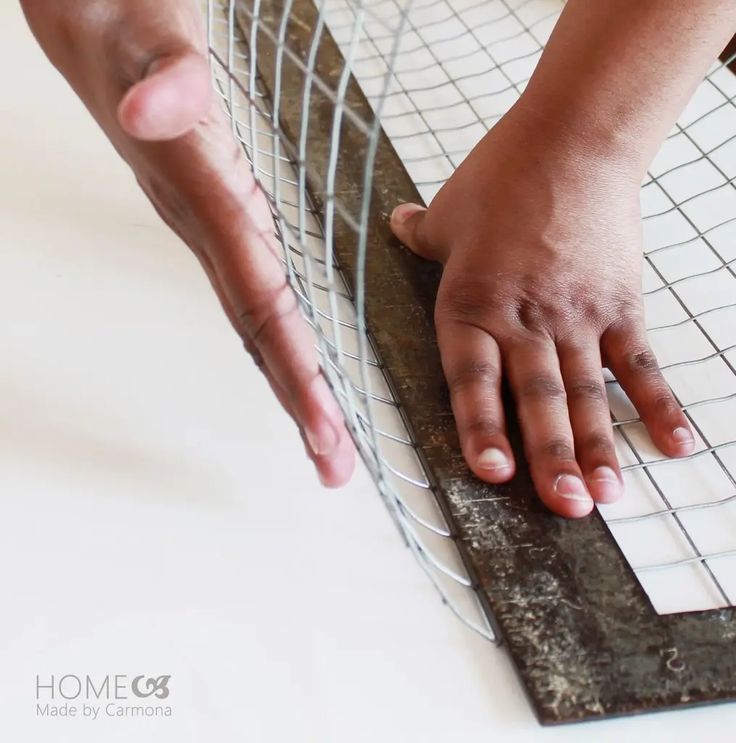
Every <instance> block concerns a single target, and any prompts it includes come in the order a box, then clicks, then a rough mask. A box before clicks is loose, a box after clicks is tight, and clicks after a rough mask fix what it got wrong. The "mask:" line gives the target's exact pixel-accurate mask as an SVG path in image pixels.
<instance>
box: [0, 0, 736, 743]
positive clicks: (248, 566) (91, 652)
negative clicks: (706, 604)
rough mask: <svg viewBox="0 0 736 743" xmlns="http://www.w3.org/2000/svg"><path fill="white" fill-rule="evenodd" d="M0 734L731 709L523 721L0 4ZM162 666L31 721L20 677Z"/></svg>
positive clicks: (471, 721) (179, 732) (645, 724)
mask: <svg viewBox="0 0 736 743" xmlns="http://www.w3.org/2000/svg"><path fill="white" fill-rule="evenodd" d="M0 55H2V62H3V67H2V69H3V75H2V84H3V95H2V98H0V107H1V111H0V113H1V115H0V142H1V144H0V208H1V209H2V214H1V215H0V318H1V320H0V499H1V500H0V503H1V505H2V512H1V514H0V564H1V565H2V570H0V590H1V592H2V606H3V610H2V612H0V638H2V639H1V643H2V644H1V645H0V659H1V662H2V672H1V673H0V739H1V740H7V741H13V743H23V742H26V741H33V743H37V742H39V743H40V742H42V741H43V742H44V743H45V742H46V741H55V742H57V741H58V742H59V743H61V742H63V741H74V742H75V743H86V742H87V741H109V742H113V741H136V743H144V742H146V741H157V742H161V741H167V742H168V741H172V742H173V741H176V742H177V743H183V742H184V741H198V742H199V741H205V740H207V741H218V742H219V743H230V742H231V741H232V742H233V743H234V742H235V741H258V742H259V743H260V742H261V741H264V742H265V741H279V742H281V741H289V742H290V743H291V742H292V741H319V742H323V741H324V742H328V741H335V742H337V741H339V742H340V743H343V742H344V741H350V742H353V741H386V742H393V741H427V742H430V741H440V740H463V741H522V740H523V741H528V740H534V741H550V742H551V741H583V740H584V741H590V740H595V741H619V740H622V739H625V738H628V739H630V740H648V741H658V740H663V741H664V740H667V741H675V740H678V741H679V740H682V741H686V740H687V741H690V740H694V739H696V738H697V739H703V740H705V739H708V740H712V741H719V740H732V739H733V735H734V733H733V732H732V730H733V728H735V727H736V705H723V706H719V707H711V708H705V709H699V710H689V711H680V712H675V713H660V714H657V715H650V716H646V717H639V718H632V719H623V720H616V721H607V722H596V723H592V724H586V725H580V726H573V727H564V728H557V729H542V728H540V727H539V726H538V724H537V722H536V720H535V718H534V716H533V714H532V712H531V710H530V708H529V706H528V705H527V703H526V700H525V698H524V695H523V692H522V690H521V686H520V685H519V684H518V682H517V681H516V679H515V677H514V675H513V671H512V668H511V666H510V664H509V662H508V660H507V658H506V656H505V654H504V653H503V652H502V651H498V650H496V649H494V648H493V647H491V646H490V645H488V644H486V643H485V642H484V641H482V640H480V639H479V638H477V637H475V636H474V635H472V634H471V633H470V632H469V631H468V630H466V629H464V628H463V627H462V626H461V625H460V624H459V623H458V622H457V620H456V619H455V618H454V617H453V616H452V615H451V614H450V612H449V611H448V610H446V609H445V608H444V607H443V606H442V605H441V604H440V602H439V600H438V598H437V596H436V594H435V593H434V591H433V589H432V588H431V586H430V585H429V583H428V582H427V580H426V579H425V577H424V575H423V574H422V573H421V571H420V569H419V568H418V567H417V565H416V564H415V563H414V561H413V559H412V557H411V555H410V553H409V552H408V550H406V549H405V548H404V547H403V545H402V543H401V542H400V540H399V538H398V535H397V533H396V531H395V528H394V526H393V524H392V522H391V520H390V519H389V517H388V515H387V513H386V512H385V511H384V508H383V506H382V504H381V502H380V501H379V499H378V497H377V494H376V492H375V490H374V488H373V486H372V484H371V482H370V481H369V479H368V477H367V475H366V474H365V472H364V471H362V470H360V471H359V472H358V473H357V476H356V477H355V479H354V480H353V482H352V483H351V485H350V486H349V487H347V488H345V489H344V490H342V491H339V492H328V491H325V490H322V489H321V488H320V487H319V485H318V484H317V481H316V478H315V477H314V475H313V472H312V469H311V465H309V463H308V462H307V461H306V460H305V459H304V457H303V455H302V448H301V443H300V441H299V438H298V436H297V435H296V432H295V430H294V429H293V427H292V425H291V423H290V422H289V421H288V420H287V418H286V416H285V415H284V414H282V413H281V412H280V410H279V408H278V407H277V405H276V403H275V401H274V400H273V399H272V398H271V395H270V394H269V392H268V389H267V387H266V385H265V383H264V382H263V380H262V379H261V378H260V376H259V375H258V373H257V372H256V371H255V369H254V368H253V366H252V365H251V363H250V361H249V360H248V359H247V358H246V356H245V354H244V353H243V352H242V351H241V349H240V347H239V343H238V340H237V339H236V338H235V336H234V335H233V334H232V332H231V331H230V329H229V327H228V326H227V323H226V321H225V319H224V317H223V316H222V314H221V312H220V310H219V308H218V306H217V304H216V302H215V299H214V297H213V295H212V294H211V292H210V290H209V287H208V285H207V282H206V280H205V278H204V275H203V274H202V273H201V272H200V270H199V268H198V266H197V264H196V262H195V260H194V259H193V257H192V256H191V255H190V254H189V253H188V251H187V250H186V249H185V248H184V247H183V246H182V245H181V244H180V243H179V242H178V240H177V239H176V238H175V237H174V236H173V235H172V234H170V233H169V232H168V231H167V229H166V228H165V227H164V226H163V225H162V224H161V223H160V222H159V220H158V218H157V217H156V216H155V214H154V212H153V210H152V208H151V207H150V206H149V205H148V204H147V202H146V200H145V199H144V197H143V196H142V195H141V194H140V193H139V191H138V190H137V187H136V184H135V182H134V180H133V178H132V176H131V174H130V173H129V172H128V170H127V169H126V167H125V166H124V165H123V164H122V163H121V162H120V161H119V160H118V158H117V157H116V155H115V153H114V151H113V150H112V148H111V147H110V145H109V144H108V143H107V142H106V140H105V139H104V137H103V136H102V135H101V134H100V133H99V132H98V131H97V129H96V127H95V125H94V123H93V122H92V121H91V119H90V117H89V116H88V114H87V113H86V111H85V110H84V109H83V107H82V106H81V105H80V104H79V103H78V102H77V101H76V99H75V98H74V96H73V94H72V93H71V91H70V90H68V89H67V87H66V85H65V83H64V82H63V81H62V80H61V79H60V77H59V75H58V74H57V73H56V72H55V71H54V70H53V69H52V68H51V67H50V66H49V65H48V63H47V62H46V60H45V59H44V57H43V55H42V54H41V52H40V51H39V50H38V49H37V48H36V46H35V44H34V42H33V40H32V38H31V36H30V34H29V32H28V31H27V29H26V28H25V26H24V22H23V20H22V17H21V14H20V11H19V9H18V7H17V3H15V2H12V1H10V2H5V3H3V4H2V6H0ZM138 673H145V674H147V675H159V674H171V677H172V678H171V681H170V683H169V688H170V691H171V694H170V697H169V699H168V700H167V702H168V704H170V705H171V708H172V712H173V714H172V716H171V718H166V719H161V718H154V719H140V718H135V719H130V718H123V719H115V718H104V717H102V716H101V718H100V719H97V720H94V721H92V720H87V719H43V718H39V717H37V714H36V699H35V693H36V690H35V680H36V674H39V675H41V676H42V677H44V678H46V677H48V676H49V675H51V674H56V675H57V677H58V676H61V675H64V674H77V675H80V676H84V675H85V674H89V675H92V676H96V677H101V676H104V675H108V674H109V675H113V674H130V675H135V674H138Z"/></svg>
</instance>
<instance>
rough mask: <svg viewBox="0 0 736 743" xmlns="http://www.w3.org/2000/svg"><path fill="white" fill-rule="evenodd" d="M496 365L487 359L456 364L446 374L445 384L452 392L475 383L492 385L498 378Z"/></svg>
mask: <svg viewBox="0 0 736 743" xmlns="http://www.w3.org/2000/svg"><path fill="white" fill-rule="evenodd" d="M498 373H499V372H498V367H497V366H496V365H495V364H492V363H490V362H487V361H471V362H467V363H464V364H460V365H458V366H457V367H456V368H454V369H452V371H451V372H450V373H449V374H448V375H447V385H448V387H449V388H450V392H451V393H452V394H456V393H459V392H462V391H463V390H466V389H467V388H468V387H471V386H476V385H481V386H482V385H486V386H489V387H490V386H492V385H495V384H496V383H497V380H498Z"/></svg>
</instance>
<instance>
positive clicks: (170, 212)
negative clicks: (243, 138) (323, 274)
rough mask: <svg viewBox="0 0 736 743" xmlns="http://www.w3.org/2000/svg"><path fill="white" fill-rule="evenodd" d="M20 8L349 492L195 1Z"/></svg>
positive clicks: (321, 383)
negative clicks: (217, 94)
mask: <svg viewBox="0 0 736 743" xmlns="http://www.w3.org/2000/svg"><path fill="white" fill-rule="evenodd" d="M23 8H24V10H25V12H26V16H27V18H28V21H29V23H30V25H31V28H32V30H33V32H34V33H35V35H36V37H37V39H38V40H39V42H40V44H41V46H42V47H43V49H44V51H45V52H46V54H47V55H48V57H49V58H50V59H51V61H52V62H53V63H54V64H55V65H56V66H57V67H58V68H59V70H60V71H61V72H62V73H63V74H64V76H65V77H66V78H67V80H68V81H69V83H70V84H71V85H72V87H73V88H74V90H75V91H76V92H77V93H78V95H79V96H80V98H81V99H82V100H83V101H84V103H85V104H86V105H87V107H88V108H89V110H90V111H91V113H92V115H93V116H94V117H95V118H96V119H97V121H98V123H99V124H100V126H101V127H102V128H103V130H104V131H105V133H106V134H107V136H108V137H109V138H110V140H111V141H112V143H113V145H114V146H115V147H116V149H117V150H118V152H119V153H120V154H121V155H122V157H123V158H124V159H125V160H126V161H127V162H128V164H129V165H130V167H131V168H132V170H133V172H134V174H135V176H136V178H137V179H138V182H139V183H140V185H141V187H142V188H143V190H144V191H145V193H146V194H147V196H148V197H149V199H150V200H151V202H152V203H153V205H154V207H155V208H156V210H157V211H158V213H159V214H160V215H161V217H162V218H163V219H164V221H165V222H166V223H167V224H168V225H169V226H170V227H171V228H172V229H173V230H174V231H175V232H176V233H177V234H178V235H179V236H180V237H181V238H182V240H184V242H185V243H187V245H189V247H190V248H191V249H192V251H193V252H194V254H195V255H196V256H197V258H198V259H199V261H200V262H201V264H202V266H203V268H204V270H205V271H206V272H207V275H208V276H209V279H210V281H211V283H212V285H213V287H214V289H215V291H216V292H217V295H218V297H219V299H220V301H221V303H222V305H223V307H224V309H225V311H226V313H227V315H228V317H229V319H230V322H231V323H232V324H233V326H234V327H235V329H236V330H237V332H238V333H239V334H240V336H241V337H242V339H243V342H244V344H245V347H246V348H247V349H248V351H250V353H251V354H253V356H254V358H255V359H256V362H257V363H258V364H259V365H260V366H261V369H262V371H263V372H264V374H265V375H266V377H267V379H268V381H269V383H270V385H271V387H272V389H273V391H274V392H275V394H276V396H277V397H278V399H279V400H280V402H281V404H282V405H283V407H284V408H285V409H286V410H287V412H288V413H289V414H290V415H291V416H292V417H293V418H294V420H295V421H296V423H297V424H298V426H299V428H300V431H301V433H302V437H303V439H304V441H305V447H306V449H307V453H308V455H309V456H310V457H311V458H312V460H313V461H314V464H315V466H316V468H317V471H318V473H319V476H320V478H321V480H322V482H323V483H324V484H326V485H328V486H337V485H341V484H343V483H344V482H346V481H347V480H348V479H349V477H350V475H351V473H352V469H353V465H354V450H353V445H352V442H351V440H350V437H349V436H348V433H347V431H346V429H345V425H344V422H343V418H342V414H341V412H340V410H339V408H338V406H337V403H336V402H335V400H334V398H333V396H332V394H331V392H330V390H329V388H328V386H327V383H326V382H325V379H324V378H323V376H322V375H321V373H320V370H319V365H318V358H317V353H316V351H315V348H314V338H313V335H312V333H311V331H310V329H309V327H308V326H307V325H306V323H305V322H304V321H303V319H302V318H301V316H300V314H299V309H298V305H297V301H296V298H295V296H294V294H293V292H292V291H291V290H290V289H289V287H288V284H287V282H286V279H285V272H284V269H283V267H282V264H281V262H280V260H279V257H278V256H279V252H280V251H279V248H278V246H277V244H276V242H275V239H274V224H273V219H272V217H271V212H270V209H269V207H268V204H267V202H266V200H265V198H264V196H263V194H262V193H261V191H260V190H259V189H258V187H257V185H256V183H255V181H254V178H253V175H252V173H251V170H250V167H249V165H248V163H247V161H246V159H245V157H244V155H243V151H242V149H241V148H240V146H238V145H237V144H236V142H235V140H234V138H233V137H232V134H231V131H230V127H229V126H228V124H227V121H226V119H225V116H224V114H223V112H222V110H221V108H220V107H219V106H218V105H217V104H216V103H215V101H214V98H213V96H212V84H211V79H210V72H209V67H208V62H207V48H206V43H205V38H204V32H203V29H202V25H201V11H200V10H199V8H198V4H197V3H196V2H194V1H191V2H190V1H189V0H158V1H157V2H155V3H152V2H150V1H149V0H67V1H66V2H57V1H56V0H25V2H23Z"/></svg>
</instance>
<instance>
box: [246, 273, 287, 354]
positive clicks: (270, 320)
mask: <svg viewBox="0 0 736 743" xmlns="http://www.w3.org/2000/svg"><path fill="white" fill-rule="evenodd" d="M298 309H299V303H298V302H297V298H296V296H295V294H294V292H292V291H291V289H290V288H289V285H288V284H287V283H286V282H285V281H284V283H283V284H279V285H278V286H276V287H273V288H272V289H267V290H265V291H262V292H261V293H259V295H258V296H257V297H254V298H251V299H250V300H249V301H246V302H245V304H244V306H243V308H242V309H241V310H240V311H239V313H238V322H239V323H240V325H241V327H242V329H243V332H244V334H245V335H246V336H247V337H249V338H250V339H251V341H252V342H253V343H254V344H256V345H261V344H262V342H263V339H264V338H265V337H266V336H267V334H268V333H269V331H270V330H271V329H272V328H274V327H276V326H277V325H278V324H279V323H281V322H283V321H284V320H286V319H287V318H289V317H290V316H292V315H294V314H295V313H296V312H298Z"/></svg>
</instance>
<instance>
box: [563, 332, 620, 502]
mask: <svg viewBox="0 0 736 743" xmlns="http://www.w3.org/2000/svg"><path fill="white" fill-rule="evenodd" d="M557 350H558V353H559V359H560V371H561V373H562V379H563V382H564V385H565V392H566V395H567V407H568V413H569V416H570V423H571V425H572V431H573V438H574V441H575V453H576V457H577V460H578V464H579V465H580V469H581V470H582V473H583V477H584V478H585V482H586V485H587V487H588V491H589V492H590V494H591V496H592V497H593V500H595V501H597V502H598V503H612V502H613V501H615V500H618V499H619V498H620V497H621V496H622V495H623V481H622V478H621V471H620V469H619V465H618V460H617V458H616V450H615V448H614V443H613V428H612V427H611V414H610V411H609V407H608V398H607V396H606V386H605V383H604V381H603V374H602V366H601V357H600V350H599V340H598V337H597V335H596V336H591V337H587V338H585V337H580V338H578V339H577V340H576V341H575V342H574V343H571V342H566V343H562V344H559V345H558V348H557Z"/></svg>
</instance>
